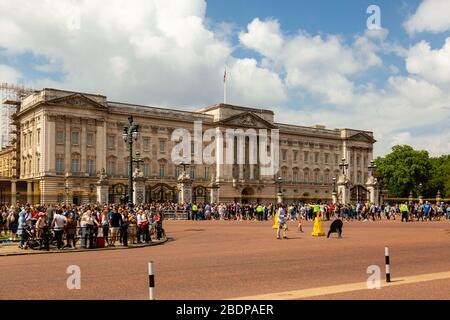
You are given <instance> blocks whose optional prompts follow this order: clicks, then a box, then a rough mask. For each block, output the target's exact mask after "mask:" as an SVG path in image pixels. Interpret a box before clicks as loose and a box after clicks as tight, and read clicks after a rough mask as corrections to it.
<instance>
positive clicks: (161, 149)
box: [159, 140, 166, 153]
mask: <svg viewBox="0 0 450 320" xmlns="http://www.w3.org/2000/svg"><path fill="white" fill-rule="evenodd" d="M159 152H161V153H164V152H166V141H164V140H160V141H159Z"/></svg>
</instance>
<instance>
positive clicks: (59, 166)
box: [56, 155, 64, 174]
mask: <svg viewBox="0 0 450 320" xmlns="http://www.w3.org/2000/svg"><path fill="white" fill-rule="evenodd" d="M56 174H64V157H63V156H62V155H59V156H57V158H56Z"/></svg>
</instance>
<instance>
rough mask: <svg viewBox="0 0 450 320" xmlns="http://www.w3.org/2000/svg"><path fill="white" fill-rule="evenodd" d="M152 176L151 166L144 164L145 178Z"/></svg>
mask: <svg viewBox="0 0 450 320" xmlns="http://www.w3.org/2000/svg"><path fill="white" fill-rule="evenodd" d="M149 176H150V164H149V163H144V177H149Z"/></svg>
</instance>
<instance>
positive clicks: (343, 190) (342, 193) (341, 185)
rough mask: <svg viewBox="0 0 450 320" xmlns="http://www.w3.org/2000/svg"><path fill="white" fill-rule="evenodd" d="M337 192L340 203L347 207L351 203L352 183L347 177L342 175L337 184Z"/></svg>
mask: <svg viewBox="0 0 450 320" xmlns="http://www.w3.org/2000/svg"><path fill="white" fill-rule="evenodd" d="M337 188H338V189H337V190H338V195H339V196H338V199H339V200H338V201H339V202H340V203H341V204H343V205H347V204H349V203H350V181H349V180H348V178H347V176H346V175H343V174H341V176H340V177H339V180H338V182H337Z"/></svg>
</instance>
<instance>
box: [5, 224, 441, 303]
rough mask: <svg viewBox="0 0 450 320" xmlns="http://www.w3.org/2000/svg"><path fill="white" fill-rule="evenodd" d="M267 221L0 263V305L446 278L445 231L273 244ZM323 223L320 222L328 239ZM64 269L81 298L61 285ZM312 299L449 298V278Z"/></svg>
mask: <svg viewBox="0 0 450 320" xmlns="http://www.w3.org/2000/svg"><path fill="white" fill-rule="evenodd" d="M271 224H272V223H271V222H263V223H261V222H228V221H203V222H192V221H166V222H165V230H166V233H167V235H168V236H169V237H172V238H173V240H172V241H169V242H167V243H166V244H164V245H161V246H156V247H148V248H142V249H133V250H123V251H122V250H115V251H104V252H98V251H96V252H80V253H65V254H57V253H56V254H45V255H33V256H11V257H0V270H1V272H0V283H1V285H0V299H96V300H98V299H148V275H147V263H148V262H149V261H151V260H152V261H154V263H155V279H156V298H157V299H181V300H184V299H194V300H198V299H230V298H239V297H246V296H254V295H260V294H270V293H277V292H285V291H291V290H301V289H309V288H320V287H326V286H333V285H343V284H352V283H357V282H365V281H366V280H367V278H368V276H369V275H368V274H367V273H366V270H367V267H368V266H370V265H378V266H380V267H381V269H382V270H384V247H385V246H389V247H390V251H391V273H392V276H393V277H394V278H401V277H405V276H415V275H421V274H429V273H436V272H448V271H450V222H431V223H422V222H418V223H408V224H402V223H400V222H398V221H396V222H375V223H372V222H366V223H362V222H351V223H345V225H344V234H343V236H344V237H343V239H337V238H336V236H335V235H334V236H333V238H332V239H326V238H313V237H311V236H310V232H311V231H312V223H304V230H305V233H298V232H297V230H296V223H295V222H291V223H290V224H289V225H290V230H289V234H288V236H289V239H287V240H277V239H276V238H275V230H273V229H272V228H271ZM328 225H329V223H328V222H325V223H324V227H325V231H327V230H328ZM70 265H77V266H79V267H80V270H81V290H69V289H67V286H66V281H67V278H68V276H69V275H68V274H66V270H67V268H68V266H70ZM312 299H450V279H443V280H437V281H427V282H420V283H414V284H405V285H398V286H395V287H390V288H382V289H380V290H361V291H352V292H347V293H341V294H331V295H329V294H328V295H323V296H318V297H313V298H312Z"/></svg>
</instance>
